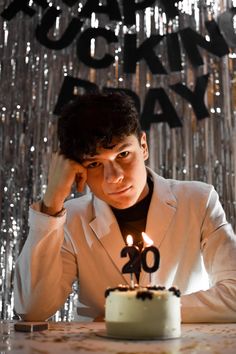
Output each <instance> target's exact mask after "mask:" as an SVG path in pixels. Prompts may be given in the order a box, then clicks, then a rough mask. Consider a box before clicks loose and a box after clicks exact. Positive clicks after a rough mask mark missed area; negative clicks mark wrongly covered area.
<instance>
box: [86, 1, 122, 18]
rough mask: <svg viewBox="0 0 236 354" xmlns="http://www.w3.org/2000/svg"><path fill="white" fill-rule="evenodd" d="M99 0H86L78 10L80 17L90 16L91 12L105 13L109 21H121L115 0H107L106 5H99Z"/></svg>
mask: <svg viewBox="0 0 236 354" xmlns="http://www.w3.org/2000/svg"><path fill="white" fill-rule="evenodd" d="M99 3H100V0H88V1H87V2H86V4H85V5H84V7H83V8H82V10H81V12H80V16H81V17H86V18H90V17H91V15H92V13H93V12H95V13H103V14H106V15H107V16H108V17H109V19H110V20H111V21H121V20H122V18H121V13H120V9H119V5H118V2H117V1H116V0H107V4H106V5H99Z"/></svg>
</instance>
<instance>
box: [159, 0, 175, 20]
mask: <svg viewBox="0 0 236 354" xmlns="http://www.w3.org/2000/svg"><path fill="white" fill-rule="evenodd" d="M159 2H160V5H161V7H162V8H163V10H164V11H165V13H166V16H167V18H169V19H172V18H174V17H175V16H178V15H179V10H178V9H177V7H176V6H175V4H176V0H159Z"/></svg>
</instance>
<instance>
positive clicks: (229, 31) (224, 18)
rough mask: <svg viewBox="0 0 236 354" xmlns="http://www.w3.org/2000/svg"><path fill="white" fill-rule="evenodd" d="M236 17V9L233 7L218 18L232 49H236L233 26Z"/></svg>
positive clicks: (235, 36) (235, 35)
mask: <svg viewBox="0 0 236 354" xmlns="http://www.w3.org/2000/svg"><path fill="white" fill-rule="evenodd" d="M235 15H236V8H235V7H232V8H231V9H229V10H227V11H225V12H223V13H222V14H220V15H219V16H218V17H217V21H218V24H219V27H220V29H221V32H222V33H223V35H224V38H225V40H226V42H227V43H228V45H229V46H230V47H231V48H235V47H236V34H235V29H234V24H233V19H234V16H235Z"/></svg>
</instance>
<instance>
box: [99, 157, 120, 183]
mask: <svg viewBox="0 0 236 354" xmlns="http://www.w3.org/2000/svg"><path fill="white" fill-rule="evenodd" d="M123 178H124V174H123V169H122V168H121V166H120V165H119V164H118V163H117V162H108V163H107V164H106V165H105V166H104V179H105V181H106V182H107V183H119V182H121V181H122V179H123Z"/></svg>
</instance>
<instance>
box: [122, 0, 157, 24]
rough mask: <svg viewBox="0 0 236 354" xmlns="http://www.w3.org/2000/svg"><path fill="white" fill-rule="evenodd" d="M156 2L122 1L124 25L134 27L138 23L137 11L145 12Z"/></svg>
mask: <svg viewBox="0 0 236 354" xmlns="http://www.w3.org/2000/svg"><path fill="white" fill-rule="evenodd" d="M155 1H156V0H143V1H139V2H136V1H135V0H122V5H123V14H124V25H126V26H132V25H135V23H136V11H139V10H144V9H146V8H147V7H150V6H152V5H153V4H154V2H155Z"/></svg>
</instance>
